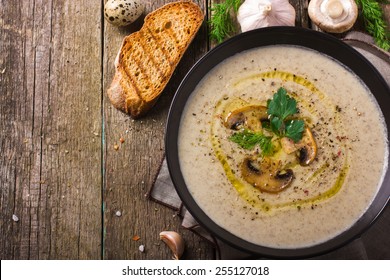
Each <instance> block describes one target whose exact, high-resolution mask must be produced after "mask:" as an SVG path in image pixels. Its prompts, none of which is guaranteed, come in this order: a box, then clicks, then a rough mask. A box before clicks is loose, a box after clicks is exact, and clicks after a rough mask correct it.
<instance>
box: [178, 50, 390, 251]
mask: <svg viewBox="0 0 390 280" xmlns="http://www.w3.org/2000/svg"><path fill="white" fill-rule="evenodd" d="M281 87H283V88H284V89H286V91H287V93H288V95H289V96H290V97H292V98H294V99H295V100H296V101H297V107H298V110H299V111H298V113H297V114H295V117H296V118H299V119H303V120H304V121H305V127H308V128H310V129H311V132H312V134H313V137H314V139H315V142H316V145H317V154H316V157H315V160H314V161H313V162H312V163H310V164H309V165H307V166H302V165H300V164H297V163H296V162H295V161H296V160H297V156H296V153H292V154H290V155H285V156H283V155H281V154H283V151H281V152H279V153H277V156H275V155H274V157H276V158H277V160H278V162H279V163H280V165H281V166H282V168H287V167H288V168H291V169H292V170H293V173H294V176H293V180H292V182H291V184H290V185H289V186H288V187H286V188H285V189H283V190H282V191H280V192H277V193H269V192H265V191H262V190H260V189H258V188H256V187H254V186H253V185H251V184H250V183H248V181H246V180H244V179H243V176H242V169H241V165H242V162H243V160H244V159H245V158H246V157H248V156H251V157H254V156H257V157H258V158H259V160H260V161H261V160H262V159H263V157H261V156H259V154H261V150H259V149H260V148H259V147H258V146H256V147H254V148H252V149H243V148H241V147H240V146H239V145H237V144H236V143H234V142H233V141H231V140H230V137H231V136H232V135H233V134H234V133H236V132H237V131H235V130H232V129H230V128H228V127H226V126H225V125H224V119H226V116H228V115H229V113H231V112H232V111H234V110H236V109H237V108H240V107H245V106H250V105H263V106H267V100H269V99H271V98H272V97H273V95H274V93H275V92H276V91H277V90H278V89H279V88H281ZM386 135H387V131H386V125H385V122H384V119H383V116H382V113H381V111H380V109H379V107H378V104H377V103H376V100H375V99H374V97H373V96H372V94H371V93H370V92H369V90H368V89H367V88H366V86H365V85H364V84H363V83H362V82H361V81H360V80H359V79H358V78H357V77H356V76H355V75H354V74H353V73H352V72H351V71H349V70H348V69H347V68H346V67H344V66H342V65H340V64H339V63H337V62H336V61H334V60H333V59H331V58H329V57H327V56H324V55H322V54H320V53H317V52H315V51H313V50H309V49H306V48H302V47H295V46H271V47H261V48H256V49H252V50H248V51H245V52H242V53H239V54H236V55H235V56H232V57H230V58H228V59H226V60H225V61H223V62H222V63H220V64H219V65H217V66H216V67H214V68H213V69H212V70H211V71H210V72H209V73H208V74H207V75H206V76H205V77H204V78H203V79H202V81H201V82H200V83H199V85H198V86H197V87H196V89H195V90H194V92H193V93H192V95H191V97H190V99H189V100H188V102H187V105H186V107H185V110H184V113H183V116H182V120H181V125H180V130H179V158H180V166H181V169H182V173H183V176H184V179H185V182H186V184H187V187H188V189H189V191H190V193H191V194H192V196H193V198H194V199H195V201H196V202H197V203H198V205H199V206H200V207H201V208H202V209H203V210H204V212H205V213H206V214H207V215H208V216H209V217H210V218H211V219H212V220H213V221H214V222H216V223H217V224H218V225H219V226H221V227H223V228H225V229H226V230H227V231H229V232H231V233H233V234H234V235H236V236H238V237H240V238H242V239H244V240H247V241H249V242H252V243H255V244H259V245H263V246H268V247H273V248H302V247H307V246H311V245H314V244H318V243H322V242H324V241H326V240H328V239H330V238H332V237H334V236H336V235H338V234H339V233H341V232H343V231H345V230H346V229H348V228H349V227H351V226H352V225H353V224H354V222H356V220H358V219H359V217H361V215H362V214H363V213H364V211H365V210H366V209H367V208H368V207H369V205H370V204H371V202H372V200H373V198H374V197H375V194H376V193H377V191H378V189H379V187H380V184H381V183H382V181H383V175H384V173H385V172H386V170H387V165H386V163H387V158H388V154H389V152H388V140H387V136H386ZM273 141H274V143H275V145H278V143H279V142H280V141H279V140H278V138H277V137H276V136H275V137H274V138H273ZM278 141H279V142H278ZM279 150H280V149H279ZM282 150H283V149H282Z"/></svg>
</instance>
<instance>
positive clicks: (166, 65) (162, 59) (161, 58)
mask: <svg viewBox="0 0 390 280" xmlns="http://www.w3.org/2000/svg"><path fill="white" fill-rule="evenodd" d="M139 32H140V33H141V38H142V39H141V41H140V43H141V45H142V47H143V48H144V50H145V53H146V54H148V56H149V59H150V60H151V61H152V63H153V65H154V67H155V68H157V69H158V70H159V72H160V75H161V76H162V77H166V76H167V74H168V73H169V72H170V71H172V66H171V63H170V62H169V60H168V57H167V55H166V54H165V53H164V52H163V51H162V50H161V48H160V47H159V45H158V44H157V42H156V40H155V39H154V37H153V34H151V33H150V32H149V30H145V31H144V30H140V31H139Z"/></svg>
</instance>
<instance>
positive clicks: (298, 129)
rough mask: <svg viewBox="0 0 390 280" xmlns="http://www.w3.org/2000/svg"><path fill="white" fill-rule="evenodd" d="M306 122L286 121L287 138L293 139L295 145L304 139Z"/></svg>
mask: <svg viewBox="0 0 390 280" xmlns="http://www.w3.org/2000/svg"><path fill="white" fill-rule="evenodd" d="M304 127H305V122H304V121H303V120H289V121H286V137H288V138H290V139H292V140H293V141H294V142H295V143H296V142H298V141H299V140H301V139H302V134H303V129H304Z"/></svg>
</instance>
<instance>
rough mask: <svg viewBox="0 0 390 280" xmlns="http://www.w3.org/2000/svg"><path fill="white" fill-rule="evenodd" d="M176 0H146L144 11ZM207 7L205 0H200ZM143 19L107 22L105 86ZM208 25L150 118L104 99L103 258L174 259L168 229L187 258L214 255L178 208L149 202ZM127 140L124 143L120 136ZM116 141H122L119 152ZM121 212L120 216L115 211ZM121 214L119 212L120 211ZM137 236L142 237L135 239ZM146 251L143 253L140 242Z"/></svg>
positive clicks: (186, 56) (201, 52)
mask: <svg viewBox="0 0 390 280" xmlns="http://www.w3.org/2000/svg"><path fill="white" fill-rule="evenodd" d="M168 2H173V1H151V2H145V3H146V5H147V6H146V10H145V12H144V15H145V14H147V13H149V12H151V11H153V10H155V9H156V8H158V7H160V6H162V5H163V4H164V3H168ZM197 2H198V3H199V5H200V6H201V7H203V8H205V1H197ZM142 23H143V19H142V18H141V19H139V20H138V21H137V22H135V23H134V24H132V25H131V26H129V27H126V28H116V27H114V26H111V25H109V24H108V23H107V22H105V23H104V25H105V27H104V70H103V73H104V89H105V91H106V90H107V88H108V86H109V84H110V83H111V79H112V77H113V74H114V65H113V63H114V58H115V56H116V54H117V51H118V49H119V47H120V44H121V41H122V39H123V37H124V36H126V35H128V34H130V33H131V32H134V31H136V30H139V29H140V27H141V26H142ZM206 49H207V40H206V26H205V25H204V26H203V28H202V30H200V32H199V33H198V35H197V37H196V38H195V39H194V41H193V43H192V45H191V46H190V47H189V49H188V50H187V52H186V54H185V55H184V57H183V60H182V62H183V63H180V64H179V66H178V68H177V69H176V71H175V73H174V75H173V77H172V79H171V80H170V82H169V84H168V85H167V87H166V89H165V90H164V92H163V94H162V96H161V98H160V99H159V101H158V103H157V104H156V106H155V107H154V108H153V109H152V110H151V111H150V112H149V113H148V115H147V116H145V117H144V118H142V119H140V120H136V121H133V120H131V119H130V117H129V116H126V115H125V114H123V113H121V112H119V111H117V110H116V109H114V108H113V107H112V106H111V104H110V102H109V100H108V98H107V97H106V96H105V97H104V127H105V145H104V167H105V179H104V233H105V235H104V258H105V259H170V258H171V257H172V254H171V252H170V250H169V249H168V248H167V247H166V246H165V245H164V244H163V243H162V242H161V241H160V240H159V233H160V232H161V231H163V230H175V231H179V232H181V233H182V234H183V236H184V239H185V240H186V243H187V248H186V254H185V255H184V257H185V258H188V259H210V258H213V257H214V253H213V250H212V248H210V247H209V246H208V244H207V243H206V242H205V241H203V240H201V239H200V238H199V237H198V236H195V235H194V234H193V233H191V232H189V231H187V230H183V229H182V228H181V227H180V223H181V221H180V218H179V217H177V216H176V215H175V212H174V211H172V210H170V209H168V208H166V207H164V206H162V205H159V204H157V203H155V202H152V201H149V200H148V199H147V197H146V196H145V194H146V193H147V192H148V190H149V189H150V187H151V185H152V183H153V180H154V178H155V176H156V175H157V172H158V170H159V166H160V164H161V162H162V159H163V157H164V127H165V124H166V117H167V113H168V109H169V104H170V102H171V100H172V97H173V95H174V92H175V90H176V88H177V87H178V85H179V83H180V81H181V80H182V78H183V77H184V75H185V73H186V72H187V71H188V70H189V68H190V67H191V66H192V65H193V63H195V61H196V60H197V59H198V58H199V57H200V56H201V55H202V54H203V53H204V52H205V51H206ZM121 137H122V138H123V139H124V143H122V144H121V143H120V141H119V139H120V138H121ZM114 145H118V146H119V149H118V150H117V151H116V150H115V149H114ZM117 211H120V216H119V217H118V216H117V215H116V212H117ZM118 214H119V213H118ZM135 235H138V236H140V240H138V241H134V240H132V237H133V236H135ZM140 245H144V246H145V251H144V252H140V251H139V246H140Z"/></svg>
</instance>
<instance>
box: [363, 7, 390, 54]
mask: <svg viewBox="0 0 390 280" xmlns="http://www.w3.org/2000/svg"><path fill="white" fill-rule="evenodd" d="M356 3H357V5H358V6H359V7H360V9H361V13H362V16H363V20H364V24H365V27H366V30H367V32H368V33H370V34H371V35H372V36H373V37H374V40H375V43H376V44H377V45H378V46H379V47H380V48H382V49H384V50H385V51H388V50H389V49H390V35H389V30H388V29H387V25H386V22H385V20H384V19H383V11H382V8H381V6H380V5H379V3H378V2H377V1H375V0H356Z"/></svg>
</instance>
